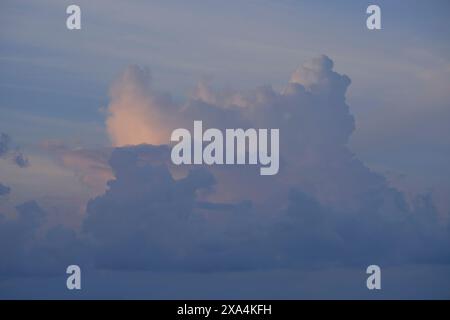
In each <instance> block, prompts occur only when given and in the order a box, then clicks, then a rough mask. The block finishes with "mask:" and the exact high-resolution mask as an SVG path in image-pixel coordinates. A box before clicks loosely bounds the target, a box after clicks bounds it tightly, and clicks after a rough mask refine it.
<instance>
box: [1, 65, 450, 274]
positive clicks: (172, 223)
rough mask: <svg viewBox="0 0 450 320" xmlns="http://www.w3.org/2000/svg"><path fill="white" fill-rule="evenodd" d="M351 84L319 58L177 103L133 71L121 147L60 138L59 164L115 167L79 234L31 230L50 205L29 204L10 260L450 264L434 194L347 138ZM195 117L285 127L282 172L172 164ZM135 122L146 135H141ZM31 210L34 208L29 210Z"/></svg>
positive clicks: (126, 80)
mask: <svg viewBox="0 0 450 320" xmlns="http://www.w3.org/2000/svg"><path fill="white" fill-rule="evenodd" d="M349 85H350V80H349V78H348V77H347V76H344V75H341V74H339V73H337V72H336V71H334V70H333V63H332V61H331V59H329V58H328V57H326V56H322V57H319V58H316V59H313V60H312V61H311V62H309V63H307V64H305V65H304V66H301V67H300V68H298V69H297V70H296V71H295V72H294V74H293V75H292V77H291V80H290V81H289V82H288V83H287V85H286V87H285V88H284V89H283V90H282V91H280V92H278V91H276V90H274V89H273V88H271V87H268V86H265V87H259V88H256V89H254V90H251V91H247V92H241V91H233V90H224V91H214V90H212V89H211V88H210V87H209V86H208V85H207V84H202V85H201V86H202V88H201V90H195V91H194V92H193V93H192V95H191V96H190V98H189V99H188V100H187V101H185V102H184V103H182V104H176V103H173V102H171V101H172V99H171V98H170V96H168V95H165V94H161V93H157V92H155V91H154V90H153V89H151V88H150V77H149V72H148V71H146V70H144V69H140V68H138V67H131V68H129V69H127V70H126V71H125V74H124V75H123V76H122V77H120V78H119V80H118V81H117V82H116V83H115V84H114V86H113V89H112V92H113V94H112V98H111V99H112V100H111V103H110V105H109V109H110V111H111V115H110V116H109V118H108V130H110V131H109V132H110V134H111V139H112V140H113V141H115V142H116V144H117V145H119V146H117V147H115V148H113V150H112V152H111V150H109V151H108V152H106V151H105V152H104V153H102V152H100V153H98V152H99V150H97V151H98V152H94V151H89V150H72V151H71V149H68V148H66V147H64V146H59V147H57V146H56V147H55V146H54V148H56V150H59V151H57V153H58V152H59V154H60V155H61V157H60V159H62V160H61V161H66V164H67V163H68V164H72V165H74V164H77V165H78V164H80V168H83V169H82V170H81V171H83V170H86V168H91V169H92V171H89V170H90V169H89V170H87V171H86V172H95V171H96V170H97V169H98V167H97V166H99V165H100V167H101V168H103V169H105V170H109V172H110V177H109V181H108V182H107V184H106V185H107V188H106V190H105V191H104V192H102V193H101V194H100V195H98V196H96V197H94V198H92V199H91V200H90V201H89V202H88V204H87V208H86V214H85V216H84V220H83V223H82V228H81V230H80V231H79V233H74V232H73V230H70V229H65V228H62V227H55V228H56V229H54V228H53V229H52V230H53V231H52V232H47V233H45V236H44V237H43V238H40V239H39V240H35V237H36V236H37V234H38V232H37V230H40V229H42V227H43V226H44V224H43V222H41V220H42V219H41V218H38V217H40V216H41V214H39V212H40V211H39V210H38V209H37V208H36V206H35V205H33V204H31V203H28V204H27V205H26V206H24V207H18V209H17V210H18V212H19V217H18V219H17V220H13V221H9V220H3V221H2V224H1V225H0V228H4V229H2V230H9V229H14V228H16V229H17V230H20V231H17V232H15V233H14V234H11V233H5V235H4V237H5V239H8V238H9V237H12V238H13V239H14V237H13V236H18V237H19V238H20V239H19V240H17V241H15V243H16V245H17V246H18V247H17V248H16V251H17V252H19V253H20V255H19V256H18V255H16V256H14V258H13V259H11V261H10V262H8V263H9V264H10V265H9V267H8V266H4V267H3V268H4V270H6V269H7V270H9V271H11V270H24V271H23V272H28V271H27V270H25V269H24V265H23V264H21V261H24V260H23V256H26V257H34V255H35V254H36V255H37V254H39V255H42V257H43V258H42V259H40V260H39V259H37V258H36V259H37V261H39V265H40V266H41V267H40V268H41V269H40V270H56V269H55V268H56V266H58V265H60V264H61V263H62V262H64V261H68V260H70V259H69V258H70V257H75V258H76V259H79V260H80V261H83V262H84V263H89V264H92V265H94V266H95V267H96V268H101V269H114V270H158V271H161V270H165V271H194V272H219V271H238V270H241V271H242V270H253V271H255V270H261V269H278V268H285V269H296V268H312V267H316V266H320V267H326V268H327V267H330V266H335V265H342V266H360V265H361V264H363V265H367V264H373V263H380V264H384V265H396V264H410V263H429V264H438V263H442V264H448V263H449V262H450V251H449V249H448V248H449V244H450V233H449V230H450V229H449V226H448V225H447V224H446V223H445V222H443V221H441V220H439V217H438V215H437V211H436V208H435V207H434V204H433V202H432V199H431V198H430V197H429V196H428V195H422V196H420V197H417V198H415V200H414V201H413V202H412V203H411V204H409V203H407V202H406V201H405V200H404V195H403V194H402V193H401V192H399V191H398V190H396V189H394V188H391V187H390V186H389V185H388V184H387V182H386V179H385V178H384V177H383V176H381V175H380V174H377V173H374V172H372V171H371V170H370V169H369V168H367V166H365V165H364V163H362V162H361V161H359V160H358V159H357V158H356V157H355V155H354V154H352V153H351V152H350V150H349V149H348V147H347V144H348V139H349V137H350V135H351V134H352V132H353V130H354V119H353V117H352V115H351V114H350V112H349V107H348V105H347V104H346V97H345V95H346V89H347V87H348V86H349ZM162 97H164V98H162ZM133 103H134V105H133ZM166 117H167V118H170V121H168V122H167V123H166V122H164V121H165V120H164V119H166ZM155 119H158V120H157V121H156V120H155ZM194 119H195V120H202V121H203V122H204V123H205V126H210V127H211V126H213V127H218V128H227V127H229V128H237V127H243V128H245V127H249V126H252V127H256V128H260V127H262V128H279V129H280V139H281V140H280V156H281V167H280V172H279V174H278V175H275V176H271V177H262V176H260V175H259V173H258V170H257V168H253V167H242V166H206V165H204V166H195V165H192V166H183V167H176V166H174V165H173V164H172V163H171V161H170V146H169V145H167V141H168V140H166V139H167V138H168V136H167V137H166V134H168V133H169V132H170V131H171V128H172V127H173V126H175V127H176V126H184V127H188V128H189V127H190V126H191V125H192V121H193V120H194ZM147 120H148V121H149V122H147ZM130 121H131V122H130ZM134 121H136V122H134ZM153 121H155V122H153ZM159 121H162V122H161V123H160V122H159ZM163 124H164V126H163ZM110 125H111V126H110ZM134 126H138V127H140V128H141V130H137V131H138V132H141V133H143V134H142V135H141V134H139V135H136V136H133V135H132V134H133V131H134V130H131V128H133V127H134ZM162 127H164V128H162ZM126 128H128V132H127V130H125V129H126ZM161 128H162V129H161ZM160 129H161V130H162V131H160ZM143 142H144V143H145V144H142V143H143ZM150 143H152V144H150ZM153 144H160V145H153ZM122 145H126V146H122ZM65 157H66V160H64V158H65ZM67 157H68V158H67ZM68 159H70V160H68ZM75 159H76V160H75ZM106 159H108V161H107V162H106ZM74 166H76V165H74ZM107 168H108V169H107ZM27 212H31V217H33V218H31V219H25V218H24V217H25V215H28V213H27ZM33 212H34V213H33ZM28 220H29V221H28ZM32 221H35V223H31V222H32ZM22 225H23V226H22ZM58 230H59V231H58ZM53 237H56V238H55V239H57V241H55V240H54V238H53ZM49 239H52V240H51V241H50V240H49ZM6 242H7V241H6V240H5V242H4V243H6ZM26 243H27V244H28V243H32V246H31V249H25V248H27V245H26ZM59 243H61V245H59ZM66 247H68V248H70V250H68V251H67V252H66V251H64V252H61V253H60V250H64V248H66ZM2 250H9V249H8V248H7V247H4V248H2ZM44 252H53V254H54V253H55V252H57V253H58V254H57V255H58V257H59V258H58V260H57V261H53V262H51V257H52V255H53V254H44ZM49 259H50V260H49ZM13 263H15V264H14V266H15V267H13V266H12V265H13ZM18 266H21V267H20V268H19V267H18ZM21 268H22V269H21Z"/></svg>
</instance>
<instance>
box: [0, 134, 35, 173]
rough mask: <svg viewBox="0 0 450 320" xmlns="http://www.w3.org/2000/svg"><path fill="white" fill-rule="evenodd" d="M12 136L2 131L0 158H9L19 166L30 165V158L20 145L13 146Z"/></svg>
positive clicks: (0, 135) (0, 136)
mask: <svg viewBox="0 0 450 320" xmlns="http://www.w3.org/2000/svg"><path fill="white" fill-rule="evenodd" d="M11 142H12V140H11V137H10V136H9V135H8V134H6V133H3V132H2V133H0V158H1V157H4V158H9V159H11V161H12V162H13V163H14V164H16V165H17V166H19V167H20V168H25V167H28V166H29V164H30V163H29V161H28V158H27V157H26V156H25V155H24V154H23V153H22V151H21V150H20V148H19V147H15V148H13V149H12V148H11Z"/></svg>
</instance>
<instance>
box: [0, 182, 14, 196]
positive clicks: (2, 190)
mask: <svg viewBox="0 0 450 320" xmlns="http://www.w3.org/2000/svg"><path fill="white" fill-rule="evenodd" d="M10 192H11V188H9V187H7V186H5V185H3V184H1V183H0V196H4V195H7V194H9V193H10Z"/></svg>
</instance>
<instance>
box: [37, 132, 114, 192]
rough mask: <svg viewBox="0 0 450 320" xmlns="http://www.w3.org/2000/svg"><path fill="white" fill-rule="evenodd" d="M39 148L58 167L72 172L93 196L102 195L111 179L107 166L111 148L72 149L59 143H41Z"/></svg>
mask: <svg viewBox="0 0 450 320" xmlns="http://www.w3.org/2000/svg"><path fill="white" fill-rule="evenodd" d="M40 146H41V148H42V149H43V150H45V151H46V152H48V153H50V154H51V155H52V157H53V159H54V160H56V162H57V163H58V164H59V165H61V166H62V167H64V168H68V169H70V170H71V171H73V172H74V173H75V174H76V175H77V177H78V178H79V180H80V182H81V183H83V185H85V186H87V187H88V188H89V189H90V190H91V192H90V194H92V195H93V196H95V195H98V194H101V193H103V192H104V191H105V188H106V182H107V181H108V180H110V179H112V178H113V174H112V171H111V167H110V166H109V164H108V159H109V157H110V155H111V151H112V148H109V147H105V148H74V147H71V146H69V145H66V144H64V143H62V142H59V141H43V142H41V144H40Z"/></svg>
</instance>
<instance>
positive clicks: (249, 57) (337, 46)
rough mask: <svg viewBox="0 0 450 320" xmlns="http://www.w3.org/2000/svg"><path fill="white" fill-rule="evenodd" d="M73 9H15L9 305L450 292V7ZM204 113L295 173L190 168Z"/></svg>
mask: <svg viewBox="0 0 450 320" xmlns="http://www.w3.org/2000/svg"><path fill="white" fill-rule="evenodd" d="M70 4H73V1H50V0H39V1H21V0H19V1H9V0H6V1H2V3H1V4H0V9H1V10H0V71H1V72H0V134H1V136H0V238H1V241H0V297H1V298H3V299H11V298H55V297H56V298H64V299H66V298H68V299H70V298H78V297H82V298H104V297H110V298H223V297H226V298H233V297H236V298H288V299H289V298H290V299H296V298H367V299H371V298H374V299H377V298H444V299H445V298H449V297H450V294H449V292H450V283H449V282H448V279H450V277H449V275H450V265H449V262H450V249H449V248H450V246H449V245H450V227H449V214H450V200H449V194H450V182H449V178H450V161H449V158H450V140H449V139H448V137H449V136H450V126H449V123H450V90H449V89H450V42H449V41H448V34H449V32H450V22H448V19H447V12H448V9H450V7H449V6H450V4H449V3H448V1H438V0H434V1H395V2H392V1H376V2H373V3H372V2H368V1H345V3H342V2H329V1H290V0H281V1H272V0H270V1H269V0H259V1H257V0H249V1H234V0H231V1H216V0H213V1H200V0H193V1H189V2H187V1H126V2H124V1H115V0H113V1H102V0H95V1H82V0H78V1H76V4H77V5H79V6H80V8H81V25H82V28H81V30H68V29H67V28H66V18H67V16H68V15H67V14H66V8H67V6H68V5H70ZM370 4H377V5H379V6H380V8H381V17H382V18H381V21H382V22H381V23H382V29H381V30H368V29H367V27H366V19H367V16H368V15H367V14H366V8H367V7H368V5H370ZM194 120H202V121H203V122H204V124H205V126H207V127H213V128H219V129H226V128H238V127H253V128H279V129H280V163H281V165H280V171H279V173H278V174H277V175H274V176H271V177H262V176H260V175H259V174H258V172H259V170H256V169H255V168H254V167H251V166H235V167H221V166H201V165H198V166H175V165H173V163H171V161H170V133H171V132H172V130H174V129H176V128H192V125H193V121H194ZM69 264H78V265H80V266H81V267H82V270H83V283H84V284H85V286H84V288H83V290H81V291H80V292H73V291H68V290H67V289H66V288H65V277H66V274H65V267H66V266H67V265H69ZM370 264H377V265H380V266H381V267H382V270H383V275H384V274H385V275H386V276H385V277H384V276H383V284H385V286H384V287H383V289H382V290H381V291H380V292H375V293H374V292H373V291H369V290H367V288H366V287H365V278H366V274H365V268H366V267H367V266H368V265H370ZM84 275H85V276H84ZM143 278H145V279H146V280H145V282H141V281H140V280H139V279H143ZM113 279H118V280H117V283H115V282H114V281H116V280H113ZM174 279H176V281H175V280H174ZM211 281H214V282H215V283H216V284H217V285H216V286H215V287H214V288H211V287H210V286H208V284H209V283H211ZM262 283H263V284H262ZM194 284H195V285H194ZM148 287H150V288H152V290H151V292H149V291H148V290H147V288H148ZM411 288H413V289H411Z"/></svg>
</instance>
